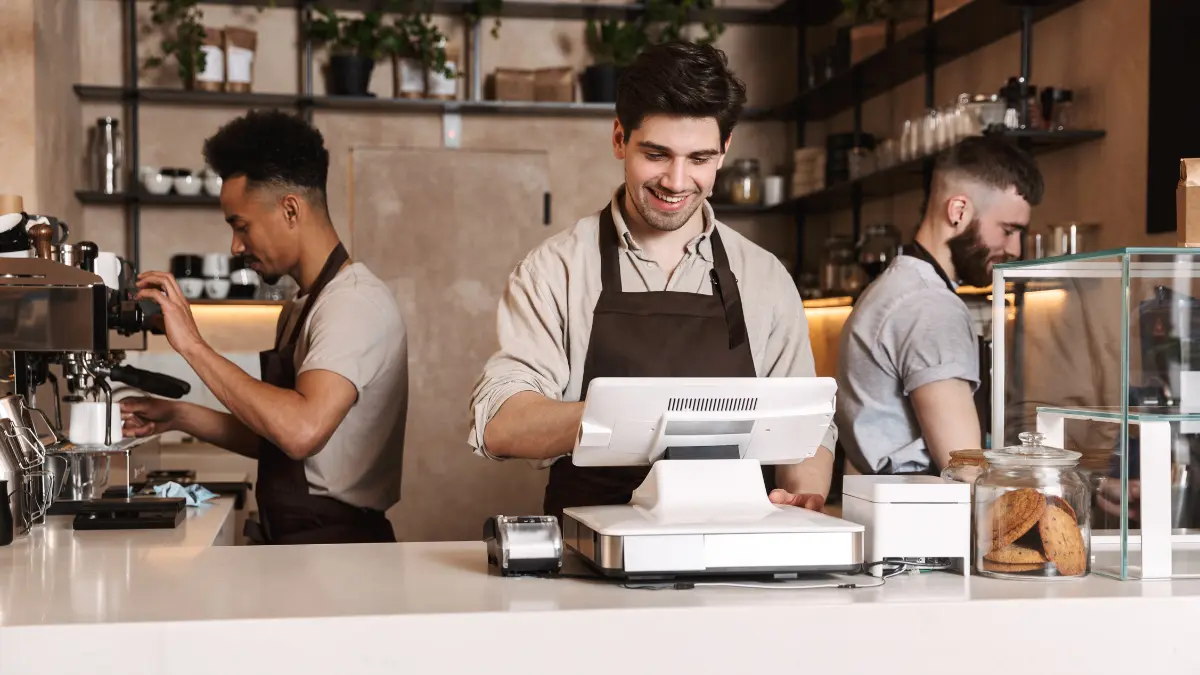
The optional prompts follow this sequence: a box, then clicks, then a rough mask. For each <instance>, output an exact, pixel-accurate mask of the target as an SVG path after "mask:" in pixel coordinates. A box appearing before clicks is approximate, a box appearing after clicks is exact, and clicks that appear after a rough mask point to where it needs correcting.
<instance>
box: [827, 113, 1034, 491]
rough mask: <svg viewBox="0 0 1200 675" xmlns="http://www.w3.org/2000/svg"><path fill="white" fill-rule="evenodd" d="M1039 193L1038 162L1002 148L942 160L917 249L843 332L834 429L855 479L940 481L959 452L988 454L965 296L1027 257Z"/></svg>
mask: <svg viewBox="0 0 1200 675" xmlns="http://www.w3.org/2000/svg"><path fill="white" fill-rule="evenodd" d="M1042 191H1043V184H1042V175H1041V172H1039V171H1038V168H1037V165H1036V164H1034V162H1033V159H1031V158H1030V157H1029V156H1028V155H1027V154H1026V153H1024V152H1022V151H1021V150H1018V149H1017V148H1015V147H1013V146H1011V145H1010V144H1008V143H1006V142H1005V141H1003V140H999V139H994V138H987V137H977V138H970V139H967V140H965V141H963V142H962V143H960V144H958V145H956V146H955V147H954V148H952V149H950V150H948V151H946V152H945V153H943V155H942V156H941V157H939V158H938V160H937V162H936V164H935V165H934V170H933V181H932V183H931V189H930V192H929V199H928V201H927V203H926V207H925V216H924V218H923V219H922V220H921V223H920V225H919V226H918V228H917V233H916V236H915V238H914V240H913V243H912V244H911V245H910V246H909V247H908V248H907V249H906V251H905V253H906V255H901V256H897V257H896V259H895V260H894V261H893V262H892V264H891V265H889V266H888V268H887V270H885V271H884V273H883V274H881V275H880V276H879V278H878V279H876V280H875V281H874V282H872V283H871V285H870V286H868V287H867V289H866V291H864V292H863V294H862V295H861V296H860V297H859V298H858V301H857V302H855V304H854V311H853V312H852V313H851V314H850V318H849V319H848V320H847V321H846V325H845V326H844V327H843V328H842V337H841V342H840V345H839V348H838V368H837V381H838V405H837V413H836V414H835V416H834V419H835V420H837V423H838V426H839V429H841V432H842V436H841V443H842V447H843V448H844V450H845V452H846V459H847V460H848V462H847V464H846V465H845V470H846V472H847V473H867V474H906V473H917V474H921V473H930V474H938V473H940V472H941V470H942V469H943V468H945V466H946V464H947V463H948V461H949V459H950V453H951V452H953V451H955V450H964V449H974V448H980V447H983V446H982V438H981V436H982V433H981V425H980V422H981V420H980V413H979V412H978V411H977V408H976V404H975V398H974V394H975V392H976V391H977V390H978V389H979V387H980V384H981V382H982V377H981V364H980V353H981V352H983V351H984V350H983V349H981V346H980V344H979V342H978V341H977V337H976V330H975V325H974V321H973V320H972V318H971V312H970V310H968V309H967V306H966V304H965V303H964V302H963V300H962V298H960V297H958V295H957V294H956V290H957V288H958V285H959V283H966V284H970V285H972V286H980V287H983V286H988V285H990V284H991V283H992V266H993V265H995V264H996V263H1000V262H1004V261H1006V260H1010V259H1013V258H1016V257H1017V256H1018V255H1019V254H1020V252H1021V233H1022V232H1024V231H1025V229H1026V228H1027V227H1028V226H1029V215H1030V211H1031V208H1032V207H1033V206H1036V205H1037V204H1038V203H1039V202H1040V201H1041V199H1042ZM982 366H983V369H982V370H983V373H986V372H987V369H988V366H989V364H986V363H984V364H982ZM984 394H985V396H989V395H990V392H988V391H986V388H985V390H984ZM985 400H986V399H985Z"/></svg>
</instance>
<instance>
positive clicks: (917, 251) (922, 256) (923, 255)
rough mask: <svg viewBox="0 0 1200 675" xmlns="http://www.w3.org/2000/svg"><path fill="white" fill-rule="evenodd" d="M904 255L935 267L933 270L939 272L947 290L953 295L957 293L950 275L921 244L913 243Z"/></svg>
mask: <svg viewBox="0 0 1200 675" xmlns="http://www.w3.org/2000/svg"><path fill="white" fill-rule="evenodd" d="M904 254H905V255H909V256H912V257H914V258H916V259H918V260H924V261H925V262H927V263H929V264H930V265H933V270H934V271H935V272H937V275H938V276H939V277H941V279H942V281H943V282H944V283H945V284H946V288H948V289H950V292H951V293H954V292H955V288H954V284H953V283H952V282H951V281H950V275H948V274H946V270H944V269H942V266H941V265H940V264H938V261H937V259H936V258H934V257H933V254H932V253H930V252H929V250H928V249H926V248H925V247H924V246H922V245H921V244H920V243H919V242H917V241H913V243H912V244H910V245H909V246H908V247H907V248H906V249H905V250H904Z"/></svg>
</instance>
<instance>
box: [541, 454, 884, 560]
mask: <svg viewBox="0 0 1200 675" xmlns="http://www.w3.org/2000/svg"><path fill="white" fill-rule="evenodd" d="M863 531H864V528H863V526H862V525H858V524H856V523H851V522H849V521H846V520H842V519H840V518H834V517H832V516H828V515H825V514H823V513H817V512H815V511H808V510H806V509H801V508H797V507H794V506H777V505H775V504H772V503H771V501H770V500H769V499H768V498H767V491H766V485H765V484H764V483H763V477H762V470H761V467H760V465H759V463H758V461H757V460H754V459H686V460H685V459H664V460H660V461H658V462H655V463H654V465H653V466H651V467H650V473H649V475H647V476H646V480H645V481H643V482H642V484H641V485H640V486H639V487H638V488H637V489H636V490H634V492H633V498H632V499H631V500H630V502H629V503H628V504H619V505H614V506H583V507H573V508H568V509H565V510H564V512H563V544H564V546H566V547H567V548H568V549H570V550H573V551H575V552H576V553H578V554H579V555H580V556H581V557H582V558H583V559H584V560H586V561H587V562H588V563H589V564H590V565H591V566H592V567H593V568H595V569H596V570H597V571H598V572H600V573H602V574H605V575H607V576H616V577H628V578H675V577H680V576H722V575H736V576H753V575H766V576H774V575H778V574H794V573H815V572H849V571H854V570H857V569H859V566H860V565H861V564H862V563H863Z"/></svg>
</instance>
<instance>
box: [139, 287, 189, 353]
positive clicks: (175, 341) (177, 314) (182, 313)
mask: <svg viewBox="0 0 1200 675" xmlns="http://www.w3.org/2000/svg"><path fill="white" fill-rule="evenodd" d="M137 287H138V288H139V289H140V290H139V291H138V294H137V299H138V300H153V301H154V302H157V303H158V306H159V307H161V308H162V314H163V324H164V326H165V328H166V331H167V342H170V343H171V348H172V349H174V350H175V351H176V352H179V353H180V354H186V353H187V352H188V351H190V350H192V349H194V348H195V347H197V346H199V345H202V344H204V340H203V338H201V337H200V330H199V329H198V328H196V320H195V319H194V318H192V308H191V306H190V305H189V304H188V300H187V298H185V297H184V296H183V291H182V290H180V289H179V285H178V284H176V283H175V277H173V276H171V275H170V274H167V273H166V272H143V273H141V274H139V275H138V281H137Z"/></svg>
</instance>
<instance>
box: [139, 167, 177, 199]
mask: <svg viewBox="0 0 1200 675" xmlns="http://www.w3.org/2000/svg"><path fill="white" fill-rule="evenodd" d="M171 184H172V181H171V178H170V177H169V176H164V175H163V174H162V173H161V172H158V171H155V172H154V173H147V174H146V175H144V176H142V185H143V186H145V188H146V192H149V193H150V194H152V195H165V194H167V193H168V192H170V191H171Z"/></svg>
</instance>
